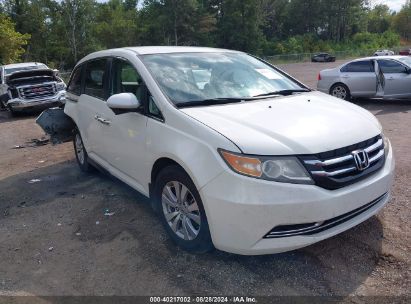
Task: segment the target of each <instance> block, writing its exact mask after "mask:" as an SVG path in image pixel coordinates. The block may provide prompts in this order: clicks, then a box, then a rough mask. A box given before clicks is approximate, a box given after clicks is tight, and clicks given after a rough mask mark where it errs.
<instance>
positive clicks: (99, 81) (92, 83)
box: [84, 59, 107, 99]
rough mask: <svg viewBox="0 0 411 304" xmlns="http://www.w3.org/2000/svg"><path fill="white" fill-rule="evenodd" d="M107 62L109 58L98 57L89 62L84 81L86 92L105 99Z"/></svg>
mask: <svg viewBox="0 0 411 304" xmlns="http://www.w3.org/2000/svg"><path fill="white" fill-rule="evenodd" d="M106 63H107V59H97V60H93V61H90V62H88V63H87V65H86V71H85V74H86V79H85V82H84V93H85V94H87V95H90V96H94V97H98V98H102V99H104V97H105V96H104V95H105V93H104V92H105V90H104V89H105V88H104V79H105V70H106Z"/></svg>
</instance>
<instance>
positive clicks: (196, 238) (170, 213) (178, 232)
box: [154, 166, 213, 253]
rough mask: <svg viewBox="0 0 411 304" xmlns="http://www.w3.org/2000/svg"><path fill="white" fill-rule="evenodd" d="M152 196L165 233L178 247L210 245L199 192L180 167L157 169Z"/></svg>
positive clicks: (206, 247) (201, 249)
mask: <svg viewBox="0 0 411 304" xmlns="http://www.w3.org/2000/svg"><path fill="white" fill-rule="evenodd" d="M154 199H155V203H156V206H155V207H156V208H155V209H156V210H157V212H158V213H159V216H160V218H161V221H162V223H163V225H164V227H165V229H166V231H167V233H168V235H169V236H170V237H171V239H172V240H173V241H174V242H175V243H176V244H177V245H178V246H179V247H181V248H183V249H184V250H187V251H189V252H196V253H204V252H207V251H210V250H212V249H213V244H212V241H211V236H210V230H209V228H208V222H207V217H206V214H205V211H204V207H203V203H202V201H201V198H200V195H199V193H198V191H197V189H196V187H195V185H194V183H193V181H192V180H191V178H190V177H189V176H188V174H187V173H186V172H185V171H184V170H183V169H182V168H181V167H179V166H169V167H166V168H165V169H163V170H162V171H161V172H160V173H159V175H158V177H157V179H156V182H155V188H154Z"/></svg>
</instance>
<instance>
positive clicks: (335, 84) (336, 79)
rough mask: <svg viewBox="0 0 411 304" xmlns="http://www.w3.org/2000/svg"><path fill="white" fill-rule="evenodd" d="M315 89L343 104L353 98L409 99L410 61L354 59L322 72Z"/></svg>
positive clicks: (396, 57)
mask: <svg viewBox="0 0 411 304" xmlns="http://www.w3.org/2000/svg"><path fill="white" fill-rule="evenodd" d="M317 88H318V90H319V91H321V92H324V93H327V94H330V95H333V96H335V97H338V98H341V99H345V100H351V99H352V98H356V97H365V98H383V99H403V98H404V99H411V58H410V57H406V56H379V57H367V58H361V59H356V60H353V61H350V62H348V63H345V64H343V65H342V66H339V67H337V68H335V69H328V70H323V71H321V72H320V73H319V75H318V84H317Z"/></svg>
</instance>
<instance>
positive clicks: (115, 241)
mask: <svg viewBox="0 0 411 304" xmlns="http://www.w3.org/2000/svg"><path fill="white" fill-rule="evenodd" d="M338 64H340V62H337V63H327V64H322V63H317V64H313V63H301V64H289V65H282V66H281V67H282V68H283V69H285V70H286V71H288V72H289V73H290V74H292V75H294V76H295V77H296V78H298V79H299V80H301V81H303V82H305V83H306V84H308V85H310V86H313V87H315V83H316V77H317V74H318V72H319V70H321V69H323V68H325V67H333V66H336V65H338ZM357 104H358V105H359V106H362V107H364V108H366V109H368V110H370V111H371V112H372V113H374V114H375V115H377V117H378V119H379V120H380V121H381V123H382V124H383V126H384V130H385V133H386V135H388V136H389V137H390V139H391V142H392V144H393V147H394V150H395V156H396V159H397V171H396V179H395V185H394V189H393V198H392V201H391V202H390V203H389V204H388V205H387V206H386V207H385V208H384V209H383V211H382V212H380V213H379V214H378V215H377V216H375V217H373V218H371V219H369V220H368V221H366V222H364V223H363V224H361V225H359V226H357V227H355V228H353V229H351V230H349V231H347V232H345V233H342V234H340V235H338V236H336V237H334V238H331V239H329V240H326V241H322V242H320V243H317V244H315V245H313V246H310V247H307V248H304V249H301V250H297V251H293V252H289V253H284V254H277V255H269V256H258V257H245V256H237V255H233V254H228V253H224V252H220V251H214V252H211V253H208V254H204V255H192V254H188V253H186V252H184V251H181V250H179V249H178V248H176V247H175V246H174V245H173V244H172V243H171V241H170V240H169V239H168V238H167V236H166V234H165V231H164V230H163V228H162V227H161V226H160V224H159V221H158V219H157V218H156V216H155V215H154V214H153V212H152V211H151V209H150V208H149V206H148V200H147V199H146V198H144V197H143V196H142V195H140V194H139V193H137V192H136V191H134V190H132V189H130V188H129V187H128V186H126V185H124V184H122V183H121V182H119V181H117V180H115V179H114V178H112V177H109V176H107V175H105V174H103V173H99V172H97V173H95V174H90V175H86V174H83V173H81V172H80V170H79V169H78V167H77V164H76V163H75V161H74V154H73V148H72V144H71V143H66V144H63V145H58V146H51V145H49V144H48V145H44V146H30V145H28V144H27V142H28V141H30V140H31V139H33V138H41V137H42V136H43V133H42V131H41V129H40V128H39V127H38V126H37V125H36V124H35V122H34V120H35V116H30V115H28V116H23V117H19V118H11V117H10V116H9V114H8V113H7V112H0V130H1V132H0V168H1V170H0V252H1V257H2V258H1V259H0V295H1V294H2V295H37V296H46V295H192V294H203V295H204V294H209V295H210V294H211V295H220V294H228V295H253V296H267V295H341V296H347V295H366V296H370V295H374V296H380V295H382V296H398V295H406V296H409V295H410V290H411V289H410V286H411V279H410V273H411V272H410V266H411V257H410V253H409V252H410V249H411V248H410V244H411V241H410V235H411V234H410V224H409V219H410V217H411V212H410V211H411V205H410V200H411V192H410V184H411V173H410V172H411V162H410V154H409V149H410V147H411V136H410V130H411V101H408V102H407V101H402V102H400V101H397V102H395V101H390V102H382V101H369V100H368V101H367V100H365V101H358V102H357ZM16 145H27V146H26V147H24V148H21V149H12V148H13V147H15V146H16ZM32 179H34V180H35V179H38V180H39V181H37V182H34V183H29V181H30V180H32ZM106 209H108V210H109V211H110V212H114V215H112V216H104V213H105V211H106Z"/></svg>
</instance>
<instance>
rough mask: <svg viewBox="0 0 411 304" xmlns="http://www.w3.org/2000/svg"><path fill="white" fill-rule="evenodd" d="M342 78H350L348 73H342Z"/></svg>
mask: <svg viewBox="0 0 411 304" xmlns="http://www.w3.org/2000/svg"><path fill="white" fill-rule="evenodd" d="M341 78H350V76H348V75H342V76H341Z"/></svg>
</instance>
